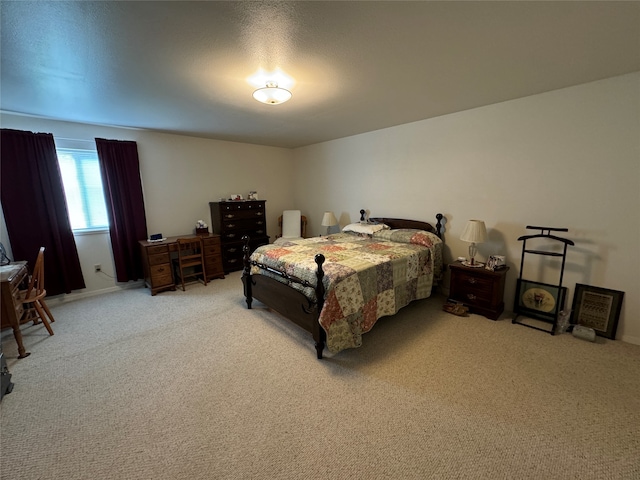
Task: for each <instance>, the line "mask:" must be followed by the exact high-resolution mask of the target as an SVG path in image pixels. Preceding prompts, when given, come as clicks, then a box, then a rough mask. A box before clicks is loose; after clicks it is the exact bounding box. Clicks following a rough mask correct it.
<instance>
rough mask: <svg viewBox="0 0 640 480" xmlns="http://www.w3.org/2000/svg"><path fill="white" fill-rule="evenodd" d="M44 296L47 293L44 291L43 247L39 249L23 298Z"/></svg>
mask: <svg viewBox="0 0 640 480" xmlns="http://www.w3.org/2000/svg"><path fill="white" fill-rule="evenodd" d="M46 294H47V292H46V290H45V289H44V247H40V251H39V252H38V256H37V257H36V263H35V265H34V266H33V273H32V274H31V279H30V280H29V286H28V287H27V293H26V295H25V297H26V298H33V297H39V296H44V295H46Z"/></svg>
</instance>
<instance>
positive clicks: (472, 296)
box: [467, 293, 476, 300]
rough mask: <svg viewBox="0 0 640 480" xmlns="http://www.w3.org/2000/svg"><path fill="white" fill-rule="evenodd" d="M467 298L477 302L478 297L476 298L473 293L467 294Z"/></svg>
mask: <svg viewBox="0 0 640 480" xmlns="http://www.w3.org/2000/svg"><path fill="white" fill-rule="evenodd" d="M467 298H468V299H469V300H475V299H476V296H475V295H474V294H473V293H467Z"/></svg>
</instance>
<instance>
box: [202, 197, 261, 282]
mask: <svg viewBox="0 0 640 480" xmlns="http://www.w3.org/2000/svg"><path fill="white" fill-rule="evenodd" d="M265 203H266V200H247V201H235V202H209V207H210V208H211V225H212V227H213V232H214V233H217V234H219V235H220V239H221V241H222V264H223V267H224V271H225V273H227V272H232V271H235V270H242V267H243V263H242V247H243V245H244V242H243V241H242V237H243V236H244V235H248V236H249V238H250V239H251V240H250V243H249V246H250V248H251V251H252V252H253V251H254V250H255V249H256V248H258V247H259V246H261V245H266V244H268V243H269V237H268V236H267V219H266V210H265Z"/></svg>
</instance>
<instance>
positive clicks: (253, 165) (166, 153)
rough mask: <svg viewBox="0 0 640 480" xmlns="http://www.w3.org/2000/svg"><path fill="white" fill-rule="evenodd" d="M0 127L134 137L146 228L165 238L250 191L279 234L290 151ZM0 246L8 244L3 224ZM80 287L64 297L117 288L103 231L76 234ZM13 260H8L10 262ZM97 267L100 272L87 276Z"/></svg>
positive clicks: (12, 123) (83, 129)
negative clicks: (81, 277)
mask: <svg viewBox="0 0 640 480" xmlns="http://www.w3.org/2000/svg"><path fill="white" fill-rule="evenodd" d="M0 122H1V125H2V127H3V128H14V129H19V130H30V131H35V132H47V133H52V134H53V135H54V138H55V137H58V138H65V139H74V140H90V141H93V139H94V138H95V137H101V138H109V139H118V140H134V141H136V142H137V145H138V155H139V157H140V174H141V177H142V183H143V189H144V198H145V209H146V215H147V229H148V231H149V233H162V234H163V235H165V236H170V235H180V234H183V233H193V232H194V228H195V223H196V221H198V220H199V219H202V220H204V221H205V222H207V224H209V228H210V230H211V214H210V210H209V202H211V201H217V200H218V199H220V198H221V197H222V198H228V196H229V195H230V194H232V193H239V194H242V195H244V196H245V197H246V195H247V193H248V192H249V191H251V190H256V191H258V195H259V198H260V199H262V200H267V232H268V233H269V235H270V236H271V237H272V239H273V238H275V235H276V233H278V232H279V229H278V226H277V217H278V215H280V214H281V213H282V210H284V209H285V208H290V206H291V200H292V198H293V192H292V190H291V185H292V184H293V168H292V164H293V151H292V150H289V149H284V148H275V147H265V146H259V145H249V144H243V143H234V142H223V141H217V140H208V139H202V138H195V137H187V136H180V135H169V134H164V133H154V132H149V131H144V130H135V129H124V128H112V127H102V126H95V125H86V124H77V123H69V122H59V121H53V120H45V119H38V118H33V117H26V116H18V115H9V114H2V115H1V116H0ZM0 227H1V229H0V241H2V243H3V244H5V245H6V246H7V247H10V244H9V240H8V237H7V233H6V226H5V224H4V216H2V222H1V225H0ZM76 243H77V246H78V254H79V256H80V263H81V265H82V272H83V275H84V278H85V283H86V285H87V288H86V289H84V290H82V291H79V292H74V293H72V294H71V295H70V296H68V297H71V298H72V297H74V296H86V295H88V294H94V293H103V292H106V291H110V290H113V289H116V288H120V287H122V286H123V285H118V286H116V283H115V281H114V279H113V277H115V271H114V266H113V255H112V252H111V243H110V240H109V234H108V233H98V234H95V233H94V234H85V235H76ZM11 258H13V257H11ZM96 263H100V264H102V267H103V272H104V273H103V274H99V273H95V272H94V267H93V266H94V264H96Z"/></svg>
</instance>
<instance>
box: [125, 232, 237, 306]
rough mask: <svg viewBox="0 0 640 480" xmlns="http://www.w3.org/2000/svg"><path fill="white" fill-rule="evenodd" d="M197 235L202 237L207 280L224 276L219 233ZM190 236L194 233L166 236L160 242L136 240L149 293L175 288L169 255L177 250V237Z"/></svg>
mask: <svg viewBox="0 0 640 480" xmlns="http://www.w3.org/2000/svg"><path fill="white" fill-rule="evenodd" d="M198 236H199V237H200V238H202V243H203V244H204V269H205V272H206V274H207V281H208V280H210V279H212V278H224V271H223V269H222V249H221V245H220V235H216V234H214V233H207V234H204V235H198ZM191 237H196V235H193V234H190V235H177V236H175V237H167V238H166V239H164V240H163V241H162V242H150V241H148V240H140V241H139V242H138V243H140V249H141V252H142V267H143V271H144V282H145V285H146V286H147V287H149V288H150V289H151V295H155V294H156V293H158V292H160V291H163V290H175V289H176V283H175V280H174V278H173V268H172V265H171V256H172V254H173V253H174V252H177V251H178V245H177V241H178V239H179V238H191Z"/></svg>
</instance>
